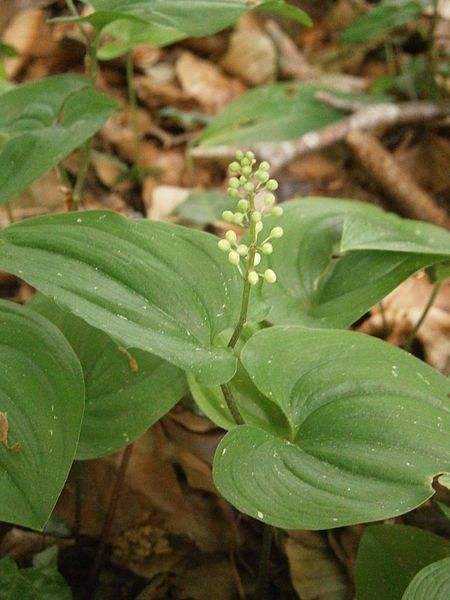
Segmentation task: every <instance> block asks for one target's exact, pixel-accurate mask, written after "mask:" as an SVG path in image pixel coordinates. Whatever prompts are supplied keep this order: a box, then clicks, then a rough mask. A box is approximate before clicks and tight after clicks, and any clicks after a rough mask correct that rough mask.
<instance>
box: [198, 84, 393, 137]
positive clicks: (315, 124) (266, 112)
mask: <svg viewBox="0 0 450 600" xmlns="http://www.w3.org/2000/svg"><path fill="white" fill-rule="evenodd" d="M319 91H322V92H323V91H325V92H330V90H327V89H325V88H323V87H319V86H317V85H313V84H310V83H295V82H289V83H274V84H271V85H267V86H262V87H258V88H255V89H253V90H250V91H249V92H247V93H245V94H242V95H241V96H239V97H238V98H237V99H236V100H233V102H230V104H228V106H227V107H226V108H225V109H224V110H223V111H222V112H221V113H220V114H219V115H218V116H217V117H215V119H214V120H213V121H212V123H211V124H210V125H208V127H206V129H204V130H203V132H202V133H201V135H200V136H199V138H198V140H197V141H198V143H199V144H200V145H201V146H220V145H223V144H236V145H239V144H241V145H242V144H244V145H248V144H254V143H256V142H269V141H270V142H276V141H283V140H290V139H294V138H297V137H299V136H301V135H303V134H304V133H307V132H308V131H315V130H316V129H320V128H321V127H325V125H330V124H331V123H335V122H336V121H339V120H340V119H343V118H344V117H346V116H347V114H348V113H346V112H343V111H341V110H337V109H335V108H331V107H330V106H327V105H326V104H324V103H323V102H320V101H319V100H317V99H316V94H317V92H319ZM332 93H333V95H336V94H337V95H338V96H342V97H344V98H348V99H354V100H358V101H359V102H363V103H368V104H369V103H373V102H382V101H385V100H386V97H382V96H374V95H369V94H342V93H339V92H336V91H335V90H332Z"/></svg>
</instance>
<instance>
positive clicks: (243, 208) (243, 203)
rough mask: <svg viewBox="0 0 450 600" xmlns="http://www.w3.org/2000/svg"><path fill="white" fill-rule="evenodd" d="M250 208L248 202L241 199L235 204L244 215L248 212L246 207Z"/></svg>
mask: <svg viewBox="0 0 450 600" xmlns="http://www.w3.org/2000/svg"><path fill="white" fill-rule="evenodd" d="M249 206H250V204H249V202H248V200H246V199H245V198H241V199H240V200H239V202H238V204H237V207H238V209H239V210H240V211H241V212H243V213H245V212H247V211H248V207H249Z"/></svg>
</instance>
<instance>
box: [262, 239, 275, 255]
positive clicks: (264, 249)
mask: <svg viewBox="0 0 450 600" xmlns="http://www.w3.org/2000/svg"><path fill="white" fill-rule="evenodd" d="M261 252H262V253H263V254H272V252H273V246H272V244H271V243H270V242H266V243H265V244H263V245H262V247H261Z"/></svg>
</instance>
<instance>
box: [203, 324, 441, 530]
mask: <svg viewBox="0 0 450 600" xmlns="http://www.w3.org/2000/svg"><path fill="white" fill-rule="evenodd" d="M241 361H242V364H243V365H244V368H245V369H246V370H247V372H248V373H249V375H250V377H251V378H252V380H253V383H254V384H255V386H256V387H257V388H258V389H259V391H260V392H261V393H263V394H264V395H265V396H266V397H267V398H268V399H270V400H272V401H273V402H274V403H275V404H276V405H277V406H278V407H279V408H281V410H282V411H283V412H284V414H285V416H286V418H287V420H288V422H289V425H290V430H291V431H290V435H289V436H284V437H281V436H279V435H277V433H275V432H272V431H270V429H262V428H260V427H255V426H251V425H242V426H238V427H235V428H234V429H232V430H231V431H230V432H228V433H227V434H226V436H225V437H224V439H223V440H222V442H221V443H220V444H219V447H218V449H217V452H216V457H215V461H214V479H215V482H216V485H217V487H218V489H219V491H220V492H221V493H222V494H223V496H224V497H225V498H226V499H227V500H228V501H229V502H231V504H233V505H234V506H235V507H236V508H238V509H239V510H240V511H242V512H244V513H247V514H249V515H251V516H253V517H256V518H259V519H260V520H263V521H265V522H267V523H270V524H272V525H275V526H277V527H283V528H292V529H326V528H331V527H339V526H343V525H348V524H351V523H359V522H367V521H375V520H379V519H384V518H387V517H392V516H394V515H400V514H402V513H405V512H407V511H409V510H412V509H413V508H415V507H417V506H419V505H420V504H422V503H423V502H424V501H425V500H427V499H428V498H429V497H430V496H432V494H433V489H432V487H431V482H432V479H433V477H434V476H436V475H439V474H441V473H443V472H448V471H449V470H450V437H449V435H448V432H449V430H450V400H449V399H448V397H447V393H448V391H449V389H450V386H449V383H448V382H447V380H446V379H445V377H443V376H442V375H440V374H438V373H436V372H435V371H434V370H433V369H432V368H431V367H429V366H427V365H426V364H424V363H422V362H421V361H419V360H418V359H416V358H414V357H412V356H410V355H408V354H407V353H406V352H404V351H403V350H400V349H398V348H395V347H392V346H390V345H388V344H386V343H385V342H382V341H380V340H377V339H375V338H371V337H369V336H365V335H362V334H358V333H355V332H350V331H333V330H310V329H306V328H302V327H273V328H269V329H265V330H263V331H260V332H258V333H256V334H255V335H254V336H252V337H251V338H250V340H249V341H248V342H247V344H246V345H245V346H244V348H243V350H242V353H241Z"/></svg>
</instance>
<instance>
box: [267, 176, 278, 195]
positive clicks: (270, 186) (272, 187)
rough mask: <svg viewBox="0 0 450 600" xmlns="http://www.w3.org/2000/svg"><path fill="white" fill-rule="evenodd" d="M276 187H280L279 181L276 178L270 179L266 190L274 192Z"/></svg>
mask: <svg viewBox="0 0 450 600" xmlns="http://www.w3.org/2000/svg"><path fill="white" fill-rule="evenodd" d="M276 189H278V181H277V180H276V179H269V181H268V182H267V183H266V190H269V192H274V191H275V190H276Z"/></svg>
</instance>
